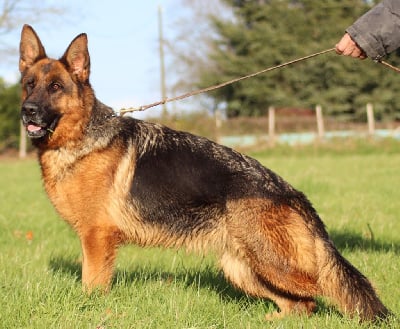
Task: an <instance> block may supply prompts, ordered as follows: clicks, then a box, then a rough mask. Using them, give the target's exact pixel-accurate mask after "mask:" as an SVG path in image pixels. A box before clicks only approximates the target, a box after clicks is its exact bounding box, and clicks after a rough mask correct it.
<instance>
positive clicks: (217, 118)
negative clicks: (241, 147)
mask: <svg viewBox="0 0 400 329" xmlns="http://www.w3.org/2000/svg"><path fill="white" fill-rule="evenodd" d="M214 116H215V141H216V142H217V143H220V142H221V141H220V140H221V126H222V119H221V110H220V109H216V110H215V112H214Z"/></svg>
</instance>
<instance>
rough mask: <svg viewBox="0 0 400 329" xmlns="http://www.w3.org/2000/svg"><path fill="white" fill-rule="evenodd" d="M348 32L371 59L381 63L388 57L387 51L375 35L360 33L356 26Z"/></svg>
mask: <svg viewBox="0 0 400 329" xmlns="http://www.w3.org/2000/svg"><path fill="white" fill-rule="evenodd" d="M346 32H347V33H348V34H349V35H350V37H351V38H352V39H353V41H354V42H355V43H356V44H357V45H358V46H359V47H360V48H361V49H362V50H363V51H364V52H365V53H366V54H367V56H368V57H369V58H371V59H373V60H375V61H379V60H380V59H381V58H383V57H385V56H386V51H385V48H384V47H383V46H382V43H381V42H380V41H379V40H377V39H376V38H374V36H373V35H371V34H368V33H364V34H363V33H361V32H359V31H358V29H357V26H356V25H352V26H350V27H348V28H347V29H346Z"/></svg>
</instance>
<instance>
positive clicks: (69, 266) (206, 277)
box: [49, 231, 400, 314]
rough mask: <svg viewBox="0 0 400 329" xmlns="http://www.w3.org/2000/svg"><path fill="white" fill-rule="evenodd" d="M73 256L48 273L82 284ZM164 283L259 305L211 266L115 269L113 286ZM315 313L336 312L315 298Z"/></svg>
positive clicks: (348, 242) (373, 244)
mask: <svg viewBox="0 0 400 329" xmlns="http://www.w3.org/2000/svg"><path fill="white" fill-rule="evenodd" d="M330 236H331V238H332V240H333V241H334V243H335V245H336V247H337V248H338V249H339V250H343V249H347V250H351V251H353V250H367V251H378V252H379V251H380V252H389V251H391V252H395V253H396V254H399V253H400V244H399V243H394V242H381V241H374V239H371V238H364V237H362V236H360V235H359V234H357V233H354V232H350V231H333V232H330ZM76 259H77V258H76V257H74V256H67V255H61V256H57V255H53V256H52V257H51V259H50V262H49V267H50V270H52V271H53V272H54V273H61V274H64V275H68V276H70V277H72V278H74V280H75V281H77V282H78V281H81V279H82V277H81V263H80V262H79V261H77V260H76ZM152 281H153V282H160V281H162V282H165V283H166V284H171V283H172V282H177V283H179V284H181V285H183V286H184V287H187V288H188V289H190V288H193V287H196V289H206V290H212V291H214V292H216V293H217V294H218V295H219V296H220V298H221V300H223V301H228V302H233V303H238V304H240V305H241V307H243V305H251V304H254V303H259V300H260V299H258V298H253V297H250V296H248V295H246V294H245V293H243V292H242V291H239V290H237V289H235V288H234V287H233V286H232V285H231V284H230V283H229V282H228V281H226V279H225V277H224V276H223V274H222V273H221V272H218V271H216V269H215V268H214V267H212V266H201V269H200V270H198V271H195V269H193V268H190V269H185V268H184V267H179V268H177V269H176V270H174V271H173V272H172V271H166V270H165V268H163V267H150V266H146V265H143V264H138V265H137V267H134V268H133V269H132V267H131V268H130V270H117V271H116V272H115V275H114V278H113V285H114V286H121V285H122V286H131V285H132V284H136V283H140V284H146V282H152ZM272 305H273V303H272V302H270V301H268V300H266V301H265V306H266V309H271V307H273V306H272ZM317 313H318V314H327V313H331V314H332V313H337V311H336V310H335V309H334V308H332V307H330V306H328V305H326V304H325V303H324V302H323V301H321V300H319V299H318V309H317Z"/></svg>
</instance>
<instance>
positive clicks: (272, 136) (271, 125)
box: [268, 106, 275, 146]
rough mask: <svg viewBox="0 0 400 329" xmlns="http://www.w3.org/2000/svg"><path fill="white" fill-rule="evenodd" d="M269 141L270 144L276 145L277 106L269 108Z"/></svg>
mask: <svg viewBox="0 0 400 329" xmlns="http://www.w3.org/2000/svg"><path fill="white" fill-rule="evenodd" d="M268 142H269V145H270V146H274V145H275V108H274V107H273V106H270V107H269V108H268Z"/></svg>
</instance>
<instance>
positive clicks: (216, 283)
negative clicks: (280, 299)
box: [49, 255, 257, 303]
mask: <svg viewBox="0 0 400 329" xmlns="http://www.w3.org/2000/svg"><path fill="white" fill-rule="evenodd" d="M76 259H77V257H74V256H66V255H60V256H57V255H53V256H52V257H51V258H50V261H49V268H50V270H51V271H52V272H54V273H61V274H63V275H68V276H70V277H72V278H73V279H74V280H75V281H77V282H78V281H81V280H82V274H81V265H82V264H81V263H80V261H78V260H76ZM149 281H150V282H151V281H153V282H164V283H165V284H171V283H172V282H177V283H179V284H181V285H182V286H184V287H186V288H191V287H196V289H197V288H200V289H207V290H213V291H215V292H217V293H218V294H219V295H220V296H221V298H222V299H223V300H229V301H236V302H239V301H241V302H243V300H246V301H248V302H249V303H252V302H253V301H255V300H257V299H256V298H252V297H249V296H247V295H246V294H244V293H243V292H241V291H239V290H237V289H235V288H234V287H233V286H232V285H230V284H229V283H228V282H227V281H226V279H225V277H224V276H223V274H222V273H221V272H218V271H217V270H216V269H215V268H214V267H212V266H202V268H201V269H200V270H198V271H195V269H193V268H190V269H185V268H184V267H179V268H177V269H176V270H174V271H173V272H172V271H165V269H164V268H162V267H150V266H146V265H143V264H139V265H137V267H136V268H133V269H132V267H131V268H130V270H120V269H118V270H116V271H115V273H114V277H113V282H112V285H113V286H116V285H118V286H121V285H122V286H130V285H132V284H135V283H140V284H145V283H146V282H149Z"/></svg>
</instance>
